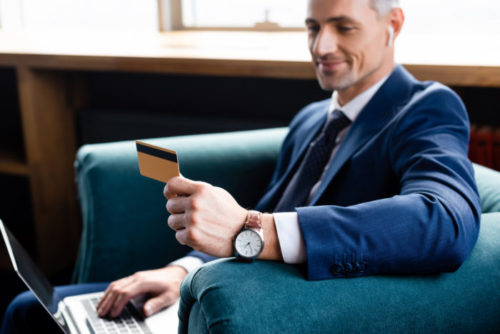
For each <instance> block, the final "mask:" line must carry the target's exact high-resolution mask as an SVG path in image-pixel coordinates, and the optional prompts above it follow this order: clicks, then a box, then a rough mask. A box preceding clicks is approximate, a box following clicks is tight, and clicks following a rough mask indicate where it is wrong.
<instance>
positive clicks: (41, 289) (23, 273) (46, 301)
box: [0, 219, 61, 318]
mask: <svg viewBox="0 0 500 334" xmlns="http://www.w3.org/2000/svg"><path fill="white" fill-rule="evenodd" d="M0 229H1V230H2V236H3V240H4V242H5V246H6V247H7V251H8V252H9V256H10V260H11V262H12V265H13V266H14V270H15V271H16V272H17V274H18V275H19V277H21V279H22V280H23V281H24V283H25V284H26V285H27V286H28V288H29V289H30V290H31V292H33V294H34V295H35V296H36V297H37V298H38V300H39V301H40V302H41V303H42V304H43V306H45V308H46V309H47V310H48V311H49V312H50V313H51V314H52V316H53V317H54V318H60V316H59V314H58V304H59V301H60V300H61V299H60V298H59V296H58V295H57V293H56V291H55V290H54V288H53V287H52V285H51V284H50V282H49V281H48V279H47V278H46V277H45V275H44V274H43V273H42V272H41V271H40V269H38V267H37V266H36V265H35V263H34V262H33V261H32V260H31V258H30V256H29V255H28V253H27V252H26V251H25V250H24V248H23V247H22V246H21V244H20V243H19V242H18V241H17V240H16V238H15V237H14V236H13V235H12V233H10V231H9V230H8V229H7V227H6V226H5V225H4V223H3V222H2V220H1V219H0Z"/></svg>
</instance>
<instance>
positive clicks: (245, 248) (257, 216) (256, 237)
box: [234, 210, 264, 262]
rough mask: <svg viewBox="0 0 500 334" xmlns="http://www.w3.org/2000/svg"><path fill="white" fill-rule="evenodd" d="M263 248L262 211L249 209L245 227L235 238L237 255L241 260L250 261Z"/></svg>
mask: <svg viewBox="0 0 500 334" xmlns="http://www.w3.org/2000/svg"><path fill="white" fill-rule="evenodd" d="M263 249H264V229H263V228H262V213H261V212H259V211H255V210H249V211H248V216H247V220H246V221H245V224H244V225H243V228H242V229H241V231H240V232H239V233H238V234H237V235H236V237H235V238H234V253H235V256H236V257H237V258H238V259H240V260H243V261H247V262H250V261H253V260H255V259H256V258H257V257H258V256H259V254H260V253H261V252H262V250H263Z"/></svg>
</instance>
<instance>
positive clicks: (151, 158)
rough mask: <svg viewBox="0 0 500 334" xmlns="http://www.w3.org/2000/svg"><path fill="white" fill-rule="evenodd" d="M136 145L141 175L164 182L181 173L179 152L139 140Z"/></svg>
mask: <svg viewBox="0 0 500 334" xmlns="http://www.w3.org/2000/svg"><path fill="white" fill-rule="evenodd" d="M135 145H136V147H137V158H138V160H139V170H140V171H141V175H143V176H146V177H149V178H152V179H154V180H157V181H160V182H164V183H167V182H168V180H170V179H171V178H173V177H174V176H179V175H180V173H179V163H178V161H177V152H175V151H172V150H169V149H166V148H163V147H159V146H155V145H151V144H147V143H145V142H142V141H139V140H136V141H135Z"/></svg>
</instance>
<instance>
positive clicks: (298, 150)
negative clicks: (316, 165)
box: [256, 106, 328, 210]
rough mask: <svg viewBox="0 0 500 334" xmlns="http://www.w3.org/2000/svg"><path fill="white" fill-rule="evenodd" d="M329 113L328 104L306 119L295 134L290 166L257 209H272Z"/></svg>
mask: <svg viewBox="0 0 500 334" xmlns="http://www.w3.org/2000/svg"><path fill="white" fill-rule="evenodd" d="M327 115H328V106H325V107H323V108H322V109H319V110H317V112H314V113H313V114H312V115H311V117H309V118H308V119H306V120H305V121H304V124H303V126H301V127H300V128H299V129H298V130H297V133H296V134H295V136H294V141H296V142H297V143H296V144H295V145H293V146H294V148H293V150H292V153H291V161H290V163H289V164H288V167H287V169H286V171H285V173H283V175H282V176H281V178H280V179H279V181H278V182H276V184H275V185H274V186H273V187H272V188H271V189H270V190H269V191H268V192H267V193H266V194H265V195H264V197H263V198H262V199H261V200H260V202H259V204H258V205H257V207H256V208H257V209H261V210H264V209H265V210H272V209H274V207H275V206H276V203H277V195H278V194H282V192H283V187H285V186H286V184H285V182H286V181H287V180H289V177H290V174H291V173H292V172H293V171H294V170H295V169H296V168H295V167H296V165H297V163H298V162H299V160H300V158H301V157H302V156H303V154H304V152H305V151H306V149H307V148H308V146H309V144H310V143H311V141H312V140H313V139H314V137H315V136H316V134H317V133H318V131H320V129H321V128H322V127H323V125H324V124H325V122H326V118H327Z"/></svg>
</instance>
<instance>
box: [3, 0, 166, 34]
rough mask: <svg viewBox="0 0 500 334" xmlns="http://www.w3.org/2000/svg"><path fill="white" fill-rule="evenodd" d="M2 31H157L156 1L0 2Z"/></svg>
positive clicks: (35, 0) (29, 0) (71, 0)
mask: <svg viewBox="0 0 500 334" xmlns="http://www.w3.org/2000/svg"><path fill="white" fill-rule="evenodd" d="M0 22H1V23H2V28H3V29H5V30H17V29H24V30H28V31H35V30H60V29H64V30H85V31H89V30H91V31H125V32H127V31H129V32H130V31H134V32H146V31H152V32H153V31H158V2H157V0H0Z"/></svg>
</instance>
